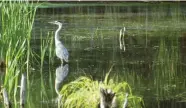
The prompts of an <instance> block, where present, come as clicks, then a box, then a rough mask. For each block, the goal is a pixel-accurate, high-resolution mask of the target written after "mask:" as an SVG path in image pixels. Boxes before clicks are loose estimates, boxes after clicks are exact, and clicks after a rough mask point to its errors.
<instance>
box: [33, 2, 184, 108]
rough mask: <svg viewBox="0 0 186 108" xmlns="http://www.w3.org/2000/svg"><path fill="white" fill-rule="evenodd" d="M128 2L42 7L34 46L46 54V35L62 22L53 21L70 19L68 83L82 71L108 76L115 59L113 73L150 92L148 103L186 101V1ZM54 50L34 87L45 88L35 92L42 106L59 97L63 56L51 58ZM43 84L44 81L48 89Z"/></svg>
mask: <svg viewBox="0 0 186 108" xmlns="http://www.w3.org/2000/svg"><path fill="white" fill-rule="evenodd" d="M128 4H130V5H128V6H127V5H124V4H122V3H121V4H120V5H119V4H118V6H117V5H116V4H108V5H106V4H105V5H104V6H96V5H95V6H79V5H80V4H79V5H78V4H77V5H74V6H72V7H65V6H64V7H63V6H62V7H56V8H40V9H38V10H37V14H36V19H35V23H34V28H33V37H32V38H33V41H32V47H33V49H34V50H35V51H36V52H38V54H40V42H41V41H40V38H41V36H40V35H41V34H42V38H43V40H47V34H48V33H49V34H50V35H51V37H53V34H54V33H53V34H52V31H54V30H56V28H57V27H56V26H53V25H50V24H48V23H47V22H48V21H53V20H59V21H61V22H63V23H64V25H63V29H62V31H61V35H60V36H61V40H62V41H63V43H64V45H65V46H66V48H67V49H68V50H69V53H70V63H69V74H68V78H67V79H65V80H64V83H68V82H69V81H72V80H74V79H76V78H77V77H79V76H81V75H87V76H88V75H90V76H92V77H93V79H95V80H102V79H104V76H105V74H106V73H107V72H108V71H109V69H110V67H111V66H112V65H113V64H114V67H113V70H112V72H111V76H116V75H117V76H118V78H119V80H120V81H127V82H128V83H129V84H130V85H131V86H132V88H133V91H134V94H136V95H139V96H142V97H144V101H145V105H146V107H147V108H157V107H159V108H183V107H186V106H185V102H184V99H185V92H184V91H185V90H186V89H185V86H186V85H185V78H186V74H185V62H186V61H185V59H186V57H185V55H186V50H185V45H186V44H185V43H186V41H185V38H186V34H185V30H186V27H185V24H186V20H185V15H186V14H185V10H186V9H185V8H186V5H185V4H182V3H162V4H161V3H159V2H158V3H157V4H151V3H146V4H144V3H141V4H140V3H139V4H135V3H134V4H132V3H128ZM124 26H125V27H126V31H127V32H126V36H125V43H126V51H125V52H124V51H122V50H120V49H119V41H118V39H119V38H118V37H119V30H120V29H121V28H123V27H124ZM49 39H51V38H49ZM52 52H54V45H53V48H52ZM48 55H49V54H48V53H46V59H45V62H44V67H43V68H42V73H41V72H35V73H36V74H34V75H33V79H36V80H35V81H36V84H35V85H34V86H33V91H38V93H40V91H41V94H40V95H38V93H35V94H33V95H32V96H33V98H34V96H35V97H37V99H36V100H35V103H36V104H38V106H40V107H45V106H46V107H50V108H51V107H54V106H55V104H52V103H51V102H50V100H52V99H54V98H55V97H56V94H55V86H54V81H55V69H56V67H58V66H59V65H60V60H58V59H57V58H56V57H55V53H53V55H54V56H53V58H47V57H48ZM49 59H50V60H51V63H49ZM34 68H36V70H40V69H39V68H40V67H37V66H34ZM37 68H38V69H37ZM41 76H42V78H43V79H40V78H41ZM41 80H43V81H41ZM35 81H34V82H35ZM38 85H41V86H42V85H44V86H45V87H44V88H45V89H44V90H46V91H43V90H42V87H40V86H38ZM38 102H39V103H38Z"/></svg>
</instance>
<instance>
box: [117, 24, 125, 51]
mask: <svg viewBox="0 0 186 108" xmlns="http://www.w3.org/2000/svg"><path fill="white" fill-rule="evenodd" d="M125 30H126V29H125V27H124V28H123V29H120V34H119V45H120V49H121V50H122V49H123V51H125V50H126V47H125Z"/></svg>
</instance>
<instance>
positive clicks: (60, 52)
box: [56, 43, 69, 61]
mask: <svg viewBox="0 0 186 108" xmlns="http://www.w3.org/2000/svg"><path fill="white" fill-rule="evenodd" d="M56 55H57V56H58V57H59V58H60V59H65V61H68V57H69V53H68V50H67V49H66V48H65V47H64V45H63V44H62V43H58V44H57V46H56Z"/></svg>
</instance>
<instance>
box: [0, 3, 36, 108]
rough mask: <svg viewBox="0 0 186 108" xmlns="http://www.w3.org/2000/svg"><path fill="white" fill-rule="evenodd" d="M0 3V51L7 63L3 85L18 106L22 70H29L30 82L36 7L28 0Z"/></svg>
mask: <svg viewBox="0 0 186 108" xmlns="http://www.w3.org/2000/svg"><path fill="white" fill-rule="evenodd" d="M0 5H1V7H0V14H1V15H0V16H1V17H0V22H1V28H0V31H1V37H0V38H1V39H0V46H1V49H0V52H1V57H2V58H4V59H5V61H6V65H7V66H6V74H5V77H4V84H3V86H4V87H6V89H7V91H8V93H9V96H10V99H11V98H12V96H13V97H14V105H15V107H17V104H16V102H17V90H18V85H19V84H18V80H19V79H20V76H21V73H22V72H25V71H27V78H28V82H29V70H30V69H29V68H30V63H29V60H30V55H31V54H32V50H31V47H30V40H31V30H32V25H33V22H34V17H35V12H36V7H33V6H32V5H33V4H32V3H28V1H26V0H25V1H17V2H12V1H9V2H6V1H2V2H1V3H0ZM28 87H29V86H28ZM11 94H13V95H11ZM28 97H29V96H28Z"/></svg>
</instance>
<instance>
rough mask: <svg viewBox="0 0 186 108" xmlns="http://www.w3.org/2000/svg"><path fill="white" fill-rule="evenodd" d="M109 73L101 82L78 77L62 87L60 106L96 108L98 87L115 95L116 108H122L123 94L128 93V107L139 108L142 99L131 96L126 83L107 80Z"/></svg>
mask: <svg viewBox="0 0 186 108" xmlns="http://www.w3.org/2000/svg"><path fill="white" fill-rule="evenodd" d="M108 76H109V73H108V74H107V75H106V77H105V79H104V81H103V82H99V81H94V80H92V79H91V78H89V77H83V76H82V77H80V78H78V79H76V80H75V81H72V82H70V83H68V84H66V85H64V86H63V87H62V90H61V94H62V96H63V97H62V105H63V107H65V108H74V107H76V108H96V107H97V105H98V103H99V101H100V93H99V91H100V87H102V88H109V89H112V90H113V91H114V92H115V93H116V97H117V103H118V107H119V108H122V106H123V102H124V100H125V94H126V93H129V96H128V106H129V107H138V108H140V107H141V103H143V99H142V98H141V97H138V96H134V95H133V94H132V90H131V87H130V86H129V84H128V83H127V82H115V81H114V80H113V79H108Z"/></svg>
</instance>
